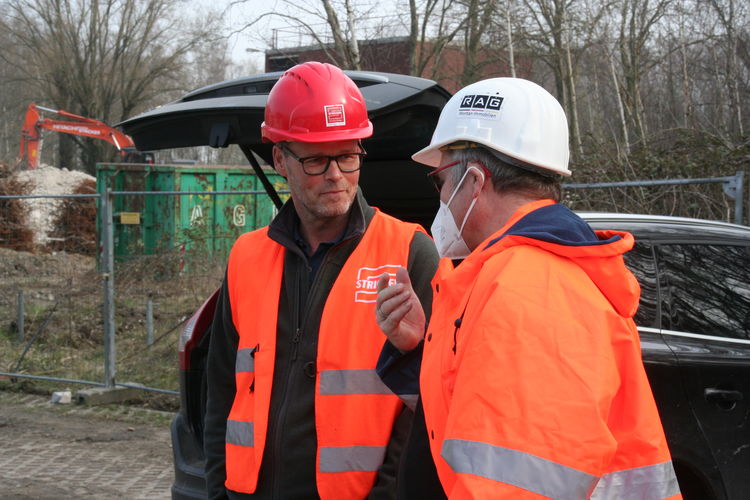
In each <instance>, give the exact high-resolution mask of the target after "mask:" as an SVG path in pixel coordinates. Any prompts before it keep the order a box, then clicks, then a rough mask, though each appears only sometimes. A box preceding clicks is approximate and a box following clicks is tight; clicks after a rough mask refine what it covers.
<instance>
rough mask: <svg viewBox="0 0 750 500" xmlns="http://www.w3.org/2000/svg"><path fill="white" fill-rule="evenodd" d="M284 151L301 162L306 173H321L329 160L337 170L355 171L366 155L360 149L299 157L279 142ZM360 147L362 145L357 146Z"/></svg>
mask: <svg viewBox="0 0 750 500" xmlns="http://www.w3.org/2000/svg"><path fill="white" fill-rule="evenodd" d="M279 147H281V149H282V150H284V152H286V153H287V154H289V156H291V157H292V158H294V159H295V160H297V161H298V162H300V163H301V164H302V170H303V171H304V172H305V173H306V174H307V175H323V174H325V173H326V172H327V171H328V167H330V166H331V162H332V161H335V162H336V165H338V167H339V170H340V171H341V172H343V173H345V174H348V173H351V172H356V171H357V170H359V169H360V167H361V166H362V160H364V159H365V156H367V152H366V151H365V150H364V148H363V149H362V151H360V152H358V153H341V154H340V155H313V156H305V157H303V158H300V157H299V156H297V155H296V154H294V152H293V151H292V150H291V149H289V148H288V147H287V146H286V144H284V143H281V144H279ZM359 147H360V148H362V145H360V146H359Z"/></svg>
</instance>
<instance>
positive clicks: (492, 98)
mask: <svg viewBox="0 0 750 500" xmlns="http://www.w3.org/2000/svg"><path fill="white" fill-rule="evenodd" d="M502 105H503V98H502V97H500V96H498V95H490V94H469V95H465V96H464V98H463V99H461V104H459V106H458V116H459V117H463V118H469V117H474V118H498V117H499V116H500V106H502Z"/></svg>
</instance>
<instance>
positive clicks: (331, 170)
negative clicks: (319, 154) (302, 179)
mask: <svg viewBox="0 0 750 500" xmlns="http://www.w3.org/2000/svg"><path fill="white" fill-rule="evenodd" d="M325 176H326V179H331V180H337V179H340V178H341V177H343V176H344V174H343V173H342V172H341V169H340V168H339V163H338V162H337V161H336V160H335V159H334V158H331V163H330V164H329V165H328V170H326V173H325Z"/></svg>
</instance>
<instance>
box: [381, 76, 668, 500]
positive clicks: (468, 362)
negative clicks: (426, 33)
mask: <svg viewBox="0 0 750 500" xmlns="http://www.w3.org/2000/svg"><path fill="white" fill-rule="evenodd" d="M413 158H414V160H416V161H418V162H421V163H424V164H426V165H429V166H431V167H434V168H435V170H433V171H432V172H431V173H430V174H429V175H430V176H431V177H432V178H433V179H434V180H435V182H436V186H437V187H438V189H439V191H440V210H439V212H438V214H437V216H436V218H435V222H434V224H433V226H432V233H433V237H434V238H435V241H436V244H437V246H438V250H439V252H440V254H441V257H445V258H444V259H442V261H441V266H440V268H439V270H438V273H437V275H436V277H435V279H434V280H433V297H434V298H433V308H432V317H431V320H430V323H429V326H428V327H427V328H426V329H425V321H424V317H423V315H422V313H421V311H420V308H419V307H418V306H419V302H418V300H417V299H416V297H415V295H414V293H413V291H412V289H411V285H410V283H409V280H408V277H407V276H405V273H404V272H403V270H401V272H399V273H398V282H397V283H396V284H392V285H391V286H388V283H386V282H385V281H382V282H381V283H380V284H379V289H380V292H379V296H378V301H377V306H378V307H377V309H376V316H377V320H378V323H379V325H380V327H381V329H382V330H383V331H384V332H385V333H386V335H387V336H388V339H389V341H390V343H387V344H386V348H385V349H384V351H383V353H382V354H381V359H380V362H379V373H380V374H381V376H382V377H383V380H384V381H385V382H386V383H387V384H388V385H390V386H391V388H392V389H393V390H394V392H396V393H397V394H399V393H406V392H411V391H405V390H404V389H403V387H399V386H403V385H409V383H412V384H414V383H415V377H414V376H412V378H411V379H409V377H408V376H407V375H405V374H406V373H407V372H408V370H407V369H406V368H405V367H408V366H409V363H408V362H405V361H404V360H405V359H406V360H408V359H411V360H413V362H418V360H419V357H420V353H421V355H422V362H421V374H420V376H419V385H420V391H421V392H420V394H421V403H422V405H423V407H424V416H425V424H426V425H425V429H424V431H423V435H422V437H423V439H424V440H426V441H428V442H429V448H430V451H431V455H432V458H433V460H434V462H435V465H436V468H437V472H438V476H439V478H440V483H441V484H442V487H443V489H444V490H445V493H446V494H447V496H448V497H449V498H451V499H454V498H488V499H489V498H492V499H501V498H513V499H518V498H540V497H552V498H570V499H578V498H589V497H592V498H607V499H619V498H631V497H632V498H651V499H657V498H680V491H679V487H678V484H677V480H676V478H675V475H674V470H673V467H672V462H671V458H670V454H669V450H668V448H667V443H666V439H665V437H664V432H663V429H662V427H661V422H660V420H659V415H658V413H657V409H656V405H655V403H654V399H653V396H652V394H651V390H650V387H649V383H648V380H647V378H646V374H645V371H644V368H643V364H642V361H641V351H640V344H639V339H638V332H637V330H636V327H635V324H634V322H633V320H632V316H633V315H634V314H635V311H636V309H637V307H638V299H639V295H640V288H639V286H638V283H637V281H636V279H635V277H634V276H633V275H632V274H631V273H630V272H629V271H628V270H627V269H626V267H625V265H624V262H623V258H622V254H623V253H624V252H627V251H628V250H630V249H631V248H632V246H633V237H632V235H630V234H628V233H624V232H617V231H606V232H595V231H593V230H592V229H591V228H590V227H589V226H588V224H586V223H585V222H584V221H583V220H582V219H581V218H579V217H578V216H577V215H575V214H574V213H573V212H571V211H570V210H569V209H567V208H566V207H564V206H562V205H561V204H559V200H560V190H561V187H560V182H561V177H562V176H568V175H570V171H569V170H568V128H567V120H566V118H565V113H564V112H563V110H562V108H561V107H560V105H559V103H558V102H557V100H556V99H555V98H554V97H552V95H550V94H549V93H548V92H547V91H546V90H544V89H543V88H542V87H540V86H538V85H536V84H534V83H532V82H529V81H527V80H522V79H517V78H495V79H490V80H485V81H481V82H478V83H475V84H472V85H469V86H468V87H466V88H464V89H462V90H461V91H459V92H458V93H457V94H456V95H455V96H454V97H453V98H452V99H451V100H450V101H449V102H448V104H446V106H445V108H444V109H443V111H442V113H441V115H440V120H439V122H438V125H437V128H436V130H435V132H434V135H433V137H432V142H431V144H430V145H429V146H428V147H426V148H424V149H423V150H421V151H419V152H417V153H416V154H415V155H414V156H413ZM451 259H463V260H462V262H461V263H460V264H459V265H457V266H456V267H455V268H454V267H453V264H452V263H451ZM422 350H423V353H422V352H421V351H422ZM414 360H416V361H414ZM414 372H416V370H413V366H412V373H414ZM425 431H426V432H425ZM411 440H412V444H414V442H415V441H416V442H418V441H419V436H415V435H414V434H413V435H412V437H411ZM402 479H403V481H404V482H407V483H408V482H409V481H410V478H408V477H406V478H402ZM406 490H407V491H408V490H409V488H406ZM412 491H413V490H412ZM413 498H416V496H413Z"/></svg>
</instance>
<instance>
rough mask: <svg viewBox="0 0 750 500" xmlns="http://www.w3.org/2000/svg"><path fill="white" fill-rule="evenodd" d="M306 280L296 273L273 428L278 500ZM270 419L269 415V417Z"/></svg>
mask: <svg viewBox="0 0 750 500" xmlns="http://www.w3.org/2000/svg"><path fill="white" fill-rule="evenodd" d="M305 269H307V271H308V273H309V272H310V266H309V265H307V262H305ZM303 279H305V280H306V279H307V276H305V275H304V274H303V273H298V278H297V280H296V283H295V287H294V319H295V322H296V323H297V326H296V327H295V329H294V337H292V355H291V357H290V359H289V363H288V364H287V374H286V382H285V383H284V387H283V389H282V395H281V404H280V405H279V408H278V414H277V415H278V417H277V419H276V425H275V426H274V427H275V428H274V436H273V457H274V464H273V469H272V470H273V472H272V473H271V485H272V486H271V489H272V492H273V498H279V497H280V496H281V486H282V484H283V482H284V479H283V477H282V476H283V474H280V473H283V471H282V467H281V453H280V450H281V445H282V442H283V440H284V438H283V428H284V425H285V423H286V418H287V403H288V398H289V391H290V386H291V385H292V375H293V371H294V370H293V366H294V365H295V362H296V360H297V354H298V349H299V343H300V340H301V339H302V326H303V325H302V310H301V307H300V303H301V301H302V289H303V285H302V280H303ZM309 294H310V290H309V289H308V290H307V295H308V298H309ZM305 309H309V304H308V302H307V299H306V300H305ZM269 417H270V415H269Z"/></svg>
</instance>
